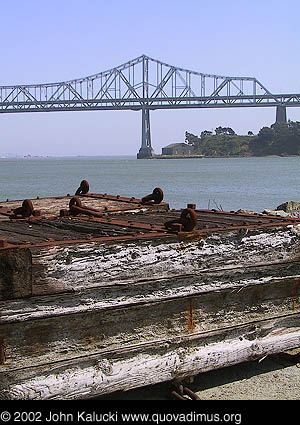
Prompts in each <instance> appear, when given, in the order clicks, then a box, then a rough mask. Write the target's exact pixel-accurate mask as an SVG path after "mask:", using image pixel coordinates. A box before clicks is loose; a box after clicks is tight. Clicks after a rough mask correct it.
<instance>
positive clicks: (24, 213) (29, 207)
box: [11, 199, 34, 218]
mask: <svg viewBox="0 0 300 425" xmlns="http://www.w3.org/2000/svg"><path fill="white" fill-rule="evenodd" d="M13 213H14V214H13V215H12V216H11V218H28V217H30V216H31V215H34V208H33V204H32V202H31V200H30V199H25V200H24V201H23V203H22V206H21V207H19V208H16V209H14V210H13Z"/></svg>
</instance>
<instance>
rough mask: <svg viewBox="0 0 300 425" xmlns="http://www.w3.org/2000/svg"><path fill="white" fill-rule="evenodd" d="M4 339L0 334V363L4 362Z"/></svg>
mask: <svg viewBox="0 0 300 425" xmlns="http://www.w3.org/2000/svg"><path fill="white" fill-rule="evenodd" d="M6 346H7V344H6V341H5V339H4V338H3V336H0V365H3V364H5V363H6Z"/></svg>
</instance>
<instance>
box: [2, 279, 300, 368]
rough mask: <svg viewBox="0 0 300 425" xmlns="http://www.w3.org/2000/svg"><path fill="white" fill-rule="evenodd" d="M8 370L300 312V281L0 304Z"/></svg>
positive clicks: (104, 291)
mask: <svg viewBox="0 0 300 425" xmlns="http://www.w3.org/2000/svg"><path fill="white" fill-rule="evenodd" d="M181 283H182V284H184V281H182V282H181ZM0 308H1V309H2V312H1V325H0V335H1V336H2V337H4V338H5V340H6V344H7V349H6V358H7V362H6V365H4V366H2V371H4V370H9V368H11V367H15V366H16V365H23V366H24V367H25V366H29V365H35V364H38V363H43V362H47V361H48V362H51V361H54V359H65V358H67V357H70V356H74V355H78V354H79V353H81V354H87V353H93V352H99V351H101V350H102V351H103V350H107V349H108V348H109V347H114V348H118V347H121V346H126V345H128V344H131V343H132V341H136V342H139V343H144V342H147V341H151V340H155V339H159V338H169V337H171V336H172V335H186V334H187V333H192V332H200V331H209V330H215V329H218V328H220V327H225V326H228V325H236V324H242V323H244V322H248V321H250V320H253V321H255V320H261V319H264V318H270V317H272V316H276V315H278V314H288V313H290V312H294V313H297V312H299V311H300V275H297V276H292V277H284V278H273V279H269V280H267V281H265V280H264V279H257V280H256V281H252V282H249V283H248V285H247V286H245V285H243V286H238V285H237V286H235V287H233V286H227V287H225V288H223V289H221V288H220V289H218V290H215V289H211V288H210V290H208V289H207V288H206V289H203V288H202V289H201V290H198V291H193V290H191V287H189V286H188V285H187V287H184V285H183V286H182V287H181V289H180V288H178V291H175V292H173V293H170V291H169V289H168V287H166V288H160V287H159V285H158V286H156V288H154V287H152V290H151V291H149V287H148V294H147V286H145V287H143V288H141V287H140V286H134V287H129V288H127V289H126V290H125V291H123V288H120V287H118V288H95V289H94V290H90V291H84V292H83V293H81V294H72V295H71V294H64V296H63V297H60V298H58V297H57V296H48V297H34V298H31V299H30V300H28V301H25V300H24V301H21V300H20V301H14V302H10V305H9V307H7V306H5V303H2V305H1V304H0Z"/></svg>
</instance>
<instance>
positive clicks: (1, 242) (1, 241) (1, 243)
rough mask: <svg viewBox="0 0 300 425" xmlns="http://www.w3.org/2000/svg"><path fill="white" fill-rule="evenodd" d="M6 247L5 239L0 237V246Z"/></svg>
mask: <svg viewBox="0 0 300 425" xmlns="http://www.w3.org/2000/svg"><path fill="white" fill-rule="evenodd" d="M6 247H7V239H5V238H0V248H6Z"/></svg>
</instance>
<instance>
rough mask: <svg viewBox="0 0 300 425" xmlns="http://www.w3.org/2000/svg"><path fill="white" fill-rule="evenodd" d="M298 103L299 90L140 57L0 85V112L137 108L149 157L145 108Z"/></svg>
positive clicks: (143, 154)
mask: <svg viewBox="0 0 300 425" xmlns="http://www.w3.org/2000/svg"><path fill="white" fill-rule="evenodd" d="M266 106H269V107H270V106H271V107H276V121H286V107H287V106H300V94H291V93H288V94H272V93H271V92H270V91H269V90H268V89H267V88H266V87H265V86H264V85H263V84H261V83H260V82H259V81H258V80H257V79H256V78H254V77H229V76H222V75H214V74H204V73H201V72H195V71H190V70H187V69H182V68H179V67H177V66H172V65H168V64H166V63H164V62H160V61H158V60H156V59H152V58H150V57H149V56H146V55H142V56H139V57H138V58H136V59H133V60H131V61H128V62H126V63H124V64H123V65H120V66H117V67H116V68H112V69H110V70H108V71H103V72H99V73H98V74H94V75H90V76H88V77H85V78H78V79H75V80H70V81H63V82H58V83H46V84H30V85H15V86H0V113H16V112H50V111H55V112H57V111H82V110H91V111H92V110H123V109H124V110H126V109H130V110H134V111H138V110H141V111H142V145H141V148H140V151H139V153H138V158H149V157H151V156H152V155H153V150H152V146H151V134H150V114H149V111H150V110H154V109H179V108H232V107H266Z"/></svg>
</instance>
